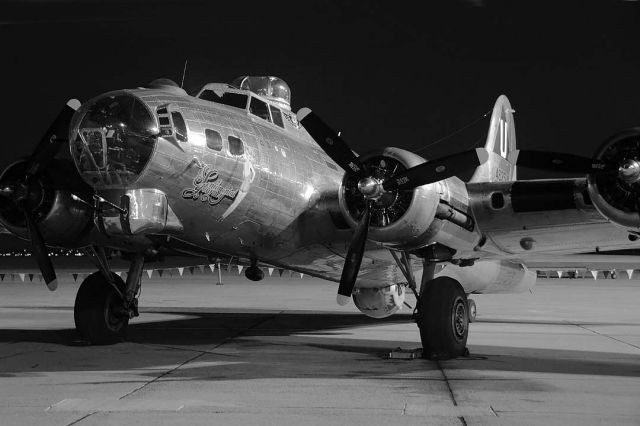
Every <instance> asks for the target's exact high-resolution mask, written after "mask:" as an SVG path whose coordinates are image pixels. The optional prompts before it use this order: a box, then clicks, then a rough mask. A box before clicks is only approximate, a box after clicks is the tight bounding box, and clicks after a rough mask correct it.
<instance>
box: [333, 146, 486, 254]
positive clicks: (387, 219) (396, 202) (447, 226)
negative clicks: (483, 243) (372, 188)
mask: <svg viewBox="0 0 640 426" xmlns="http://www.w3.org/2000/svg"><path fill="white" fill-rule="evenodd" d="M360 159H361V161H362V162H363V164H364V165H365V166H366V168H367V172H368V174H369V175H371V177H372V178H373V179H376V180H378V181H380V182H383V181H385V180H387V179H389V178H390V177H392V176H396V175H397V174H399V173H401V172H402V171H404V170H406V169H408V168H411V167H414V166H417V165H419V164H422V163H424V162H425V159H424V158H422V157H420V156H419V155H416V154H414V153H412V152H409V151H405V150H403V149H400V148H393V147H388V148H385V149H384V150H383V151H382V152H378V153H372V154H368V155H364V156H362V157H360ZM358 184H359V178H358V177H357V176H353V175H349V174H347V175H345V178H344V180H343V182H342V186H341V187H340V193H339V204H340V210H341V212H342V214H343V216H344V217H345V220H346V221H347V223H348V224H349V225H350V226H351V227H353V228H355V227H356V225H357V223H358V221H359V218H360V216H361V215H362V212H363V211H364V209H365V206H366V203H367V202H368V200H366V199H365V197H363V195H362V193H361V192H360V190H359V188H358ZM368 239H370V240H373V241H378V242H380V243H383V244H385V245H387V246H390V247H394V248H398V249H403V250H415V249H419V248H422V247H424V246H426V245H429V244H432V243H434V242H439V243H441V244H444V245H446V246H447V247H450V248H452V249H455V250H471V249H473V247H474V246H475V245H476V244H477V242H478V241H479V239H480V234H479V233H478V232H477V230H476V229H475V224H474V221H473V218H472V217H471V214H470V209H469V197H468V194H467V191H466V187H465V185H464V183H463V182H462V181H460V180H458V179H445V180H443V181H439V182H435V183H432V184H428V185H423V186H419V187H417V188H416V189H414V190H411V191H406V190H405V191H402V190H392V191H386V192H383V193H382V194H381V195H380V196H379V197H378V198H377V199H375V200H373V204H372V207H371V221H370V227H369V235H368Z"/></svg>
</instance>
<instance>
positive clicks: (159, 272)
mask: <svg viewBox="0 0 640 426" xmlns="http://www.w3.org/2000/svg"><path fill="white" fill-rule="evenodd" d="M163 273H164V270H163V269H158V275H160V278H162V274H163Z"/></svg>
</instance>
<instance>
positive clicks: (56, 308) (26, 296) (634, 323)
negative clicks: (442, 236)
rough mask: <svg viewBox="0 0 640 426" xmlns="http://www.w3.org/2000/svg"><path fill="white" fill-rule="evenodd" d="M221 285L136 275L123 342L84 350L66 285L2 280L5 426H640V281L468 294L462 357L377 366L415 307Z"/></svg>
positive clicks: (228, 280)
mask: <svg viewBox="0 0 640 426" xmlns="http://www.w3.org/2000/svg"><path fill="white" fill-rule="evenodd" d="M276 275H277V274H276ZM216 281H217V279H216V276H214V275H211V274H210V273H209V274H205V275H202V274H196V275H193V276H188V277H187V276H185V277H182V278H178V277H173V278H169V277H167V276H166V275H165V276H164V277H163V278H158V277H154V278H153V279H151V280H148V279H146V276H145V282H144V284H143V292H142V298H141V303H140V304H141V316H140V317H139V318H137V319H135V320H133V321H132V323H131V325H130V329H129V336H128V341H127V342H126V343H120V344H116V345H112V346H90V347H86V346H85V347H83V346H74V345H73V342H74V340H75V339H76V336H75V331H74V330H73V302H74V298H75V292H76V290H77V287H78V284H77V283H74V282H73V280H72V279H70V278H66V279H64V278H63V279H62V282H61V283H60V287H59V289H58V291H57V292H55V293H50V292H48V291H47V290H46V288H45V287H44V284H42V283H38V282H33V283H20V282H11V281H8V282H7V281H6V280H5V281H4V282H2V283H0V424H1V425H32V424H43V425H82V426H85V425H111V424H113V425H122V424H136V425H147V424H149V425H151V424H153V425H156V424H159V425H165V424H166V425H170V424H183V425H200V424H201V425H212V424H220V425H222V424H224V425H289V424H291V425H306V424H322V425H326V424H340V425H346V424H348V425H359V424H362V425H378V424H380V425H389V424H392V425H405V424H411V425H413V424H416V425H418V424H420V425H424V424H453V425H461V424H462V425H464V424H469V425H471V424H504V425H514V424H518V425H523V424H524V425H527V424H532V425H534V424H535V425H537V424H544V425H547V424H562V425H571V424H607V425H609V424H635V425H638V424H640V310H639V309H638V303H639V302H640V282H639V281H636V280H626V279H625V280H621V279H618V280H598V281H592V280H570V279H549V280H540V281H539V283H538V286H537V287H536V289H535V290H534V292H533V293H532V294H529V293H526V294H519V295H481V296H474V299H475V301H476V303H477V306H478V320H477V322H476V323H474V324H472V325H471V332H470V338H469V349H470V351H471V355H470V356H469V357H467V358H459V359H455V360H449V361H440V362H436V361H429V360H423V359H416V360H412V361H407V360H397V359H385V355H387V354H388V353H389V352H390V351H391V350H392V349H394V348H397V347H401V348H403V349H413V348H417V347H419V346H420V343H419V335H418V331H417V328H416V326H415V324H413V323H412V322H411V319H410V310H406V311H405V313H404V314H400V315H396V316H393V317H391V318H389V319H386V320H374V319H370V318H367V317H365V316H364V315H362V314H360V313H359V312H358V311H357V309H356V308H355V307H354V306H353V305H352V304H351V305H349V306H346V307H340V306H337V305H336V304H335V291H336V286H337V285H336V284H335V283H330V282H326V281H321V280H317V279H313V278H307V277H305V278H304V279H302V280H300V279H298V278H297V275H295V278H291V277H289V276H288V274H285V276H283V277H282V278H280V277H278V278H275V277H273V278H267V279H265V280H264V281H263V282H261V283H252V282H249V281H247V280H246V279H244V277H238V276H237V275H234V276H230V275H229V276H226V277H225V285H223V286H217V285H215V282H216ZM413 302H414V300H413V299H409V300H408V303H409V304H411V305H413Z"/></svg>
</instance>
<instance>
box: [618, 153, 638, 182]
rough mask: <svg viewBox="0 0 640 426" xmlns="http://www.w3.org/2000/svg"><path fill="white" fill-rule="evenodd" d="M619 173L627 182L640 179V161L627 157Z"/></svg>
mask: <svg viewBox="0 0 640 426" xmlns="http://www.w3.org/2000/svg"><path fill="white" fill-rule="evenodd" d="M618 174H619V176H620V178H621V179H622V180H624V181H625V182H626V183H636V182H638V181H640V162H638V160H635V159H627V160H624V162H623V163H622V164H621V165H620V168H619V169H618Z"/></svg>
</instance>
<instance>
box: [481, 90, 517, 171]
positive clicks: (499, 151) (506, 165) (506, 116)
mask: <svg viewBox="0 0 640 426" xmlns="http://www.w3.org/2000/svg"><path fill="white" fill-rule="evenodd" d="M514 112H515V110H514V109H512V108H511V104H510V103H509V99H507V97H506V96H505V95H500V97H498V100H497V101H496V104H495V106H494V107H493V113H492V114H491V123H490V124H489V133H488V134H487V142H486V144H485V148H486V150H487V152H489V160H488V161H487V162H486V163H484V164H482V165H481V166H479V167H478V168H477V169H476V171H475V173H474V174H473V176H472V177H471V180H470V182H505V181H513V180H516V166H515V164H511V163H510V162H509V161H508V160H507V156H508V155H509V152H511V151H514V150H515V149H516V126H515V123H514V121H513V113H514Z"/></svg>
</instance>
